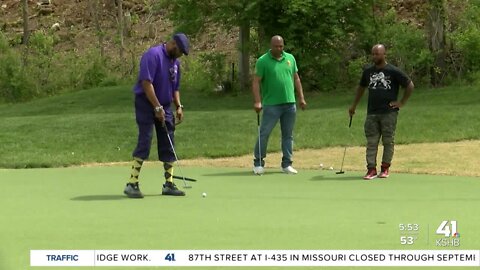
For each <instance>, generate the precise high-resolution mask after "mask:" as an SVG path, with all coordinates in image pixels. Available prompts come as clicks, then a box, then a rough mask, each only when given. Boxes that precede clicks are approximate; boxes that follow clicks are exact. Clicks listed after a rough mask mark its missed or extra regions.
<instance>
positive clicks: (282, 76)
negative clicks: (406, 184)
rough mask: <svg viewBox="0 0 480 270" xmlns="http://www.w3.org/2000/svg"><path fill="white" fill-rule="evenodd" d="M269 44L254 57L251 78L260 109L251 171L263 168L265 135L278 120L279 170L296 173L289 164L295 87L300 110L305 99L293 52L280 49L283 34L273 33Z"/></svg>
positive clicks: (291, 152) (290, 159)
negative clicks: (260, 115)
mask: <svg viewBox="0 0 480 270" xmlns="http://www.w3.org/2000/svg"><path fill="white" fill-rule="evenodd" d="M270 45H271V49H270V50H269V51H268V52H267V53H265V54H264V55H262V56H261V57H260V58H259V59H258V60H257V63H256V66H255V76H254V78H253V86H252V92H253V97H254V99H255V103H254V105H253V108H254V110H255V111H256V112H257V113H258V114H259V113H260V111H262V110H263V117H262V122H261V124H260V132H259V133H260V134H259V138H257V141H256V144H255V150H254V156H255V159H254V160H253V172H254V173H255V174H263V173H264V172H265V169H264V167H265V161H264V158H265V157H266V155H267V143H268V138H269V137H270V133H271V132H272V130H273V128H274V127H275V125H276V124H277V122H278V120H280V129H281V133H282V152H283V157H282V163H281V167H282V171H283V172H284V173H290V174H296V173H297V170H295V169H294V168H293V167H292V154H293V127H294V125H295V118H296V112H297V107H296V104H295V89H296V91H297V95H298V99H299V105H300V107H301V108H302V110H304V109H305V108H306V106H307V103H306V102H305V98H304V97H303V89H302V83H301V81H300V77H299V76H298V73H297V72H298V68H297V62H296V61H295V57H293V55H291V54H289V53H286V52H284V51H283V48H284V42H283V38H282V37H281V36H273V37H272V40H271V43H270Z"/></svg>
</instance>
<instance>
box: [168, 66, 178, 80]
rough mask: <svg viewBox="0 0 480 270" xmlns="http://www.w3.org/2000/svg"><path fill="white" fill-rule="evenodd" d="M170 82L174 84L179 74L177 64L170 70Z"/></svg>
mask: <svg viewBox="0 0 480 270" xmlns="http://www.w3.org/2000/svg"><path fill="white" fill-rule="evenodd" d="M169 71H170V80H171V81H172V82H175V80H176V79H177V73H178V66H177V65H176V64H175V65H173V66H172V67H171V68H170V69H169Z"/></svg>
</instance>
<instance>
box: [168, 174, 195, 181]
mask: <svg viewBox="0 0 480 270" xmlns="http://www.w3.org/2000/svg"><path fill="white" fill-rule="evenodd" d="M172 177H173V178H175V179H183V180H186V181H190V182H197V179H193V178H189V177H184V176H178V175H172Z"/></svg>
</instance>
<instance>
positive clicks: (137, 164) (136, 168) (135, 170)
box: [128, 157, 143, 184]
mask: <svg viewBox="0 0 480 270" xmlns="http://www.w3.org/2000/svg"><path fill="white" fill-rule="evenodd" d="M142 165H143V159H141V158H137V157H133V163H132V173H131V174H130V180H129V181H128V182H129V183H132V184H135V183H138V176H139V175H140V170H141V169H142Z"/></svg>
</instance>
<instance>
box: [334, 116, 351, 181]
mask: <svg viewBox="0 0 480 270" xmlns="http://www.w3.org/2000/svg"><path fill="white" fill-rule="evenodd" d="M352 117H353V116H352V115H350V123H348V128H349V129H350V127H351V126H352ZM346 153H347V146H345V148H344V149H343V158H342V166H340V171H338V172H336V174H344V173H345V171H343V163H344V162H345V154H346Z"/></svg>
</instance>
